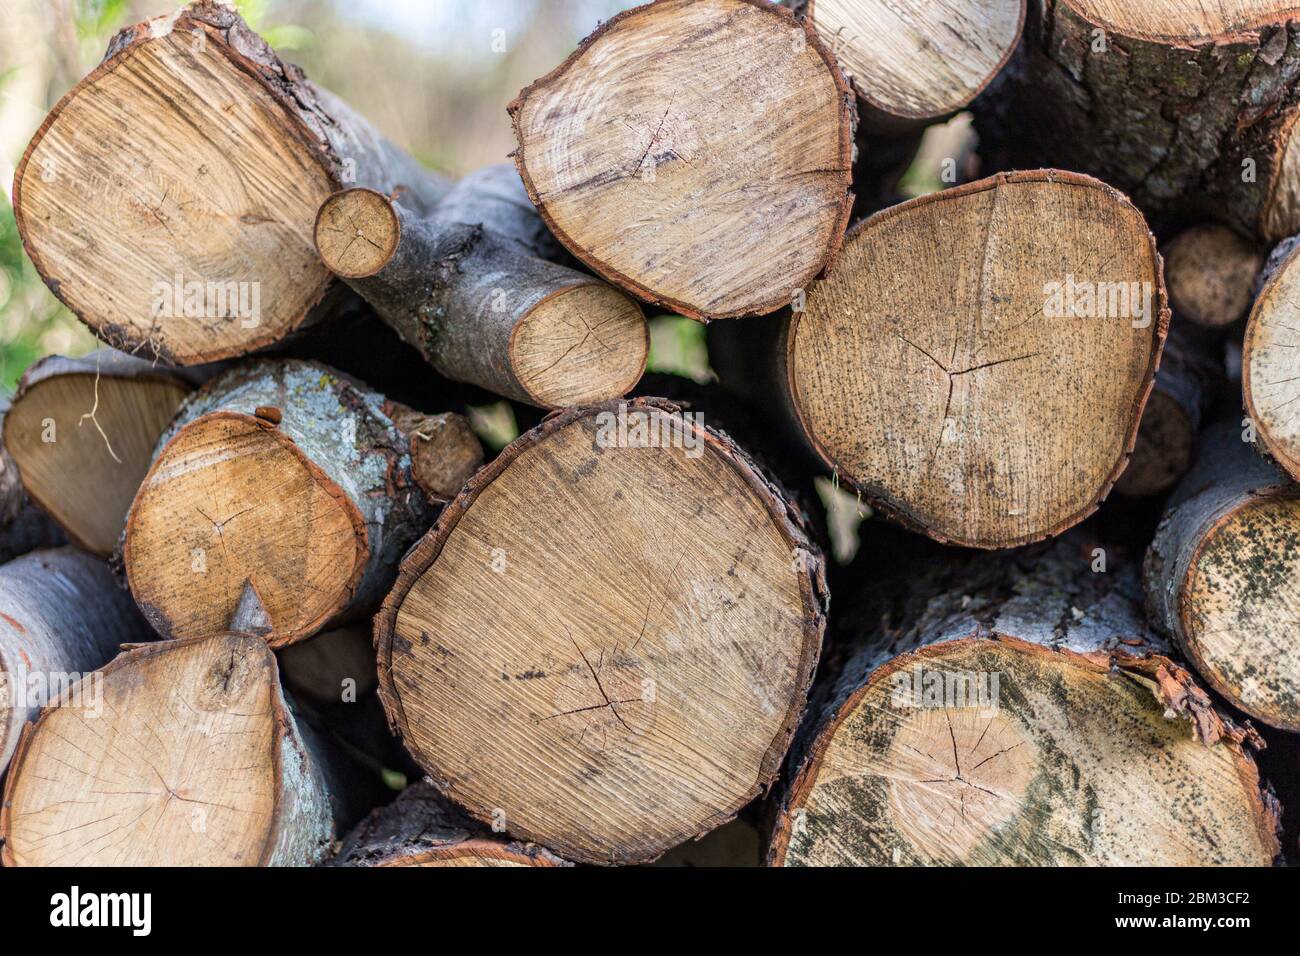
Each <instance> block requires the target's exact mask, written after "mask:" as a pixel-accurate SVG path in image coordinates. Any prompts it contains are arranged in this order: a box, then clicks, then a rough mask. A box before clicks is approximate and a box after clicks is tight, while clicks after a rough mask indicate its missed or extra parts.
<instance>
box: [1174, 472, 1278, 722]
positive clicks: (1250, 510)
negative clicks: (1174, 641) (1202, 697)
mask: <svg viewBox="0 0 1300 956" xmlns="http://www.w3.org/2000/svg"><path fill="white" fill-rule="evenodd" d="M1296 607H1300V492H1298V491H1295V490H1286V491H1278V492H1276V493H1274V494H1269V495H1264V496H1260V497H1256V498H1253V499H1251V500H1249V501H1248V502H1246V503H1244V504H1243V505H1242V506H1241V507H1238V508H1235V509H1233V510H1232V511H1230V512H1229V513H1228V514H1226V515H1224V516H1223V517H1222V518H1220V519H1219V520H1218V521H1217V522H1216V523H1214V525H1213V526H1212V527H1211V528H1210V529H1209V531H1208V533H1207V534H1206V535H1205V536H1204V537H1203V538H1202V539H1201V541H1200V543H1199V546H1198V550H1197V552H1196V553H1195V555H1194V556H1193V557H1192V559H1191V561H1190V566H1189V567H1188V569H1187V579H1186V582H1185V583H1184V585H1183V589H1182V600H1181V601H1180V602H1179V614H1180V615H1181V618H1182V620H1181V629H1180V635H1179V636H1180V639H1181V640H1180V643H1181V645H1182V646H1183V648H1184V650H1186V651H1187V653H1188V655H1189V656H1190V657H1191V658H1192V660H1193V661H1194V663H1195V664H1196V668H1197V671H1198V672H1199V673H1200V674H1201V676H1202V677H1204V678H1205V679H1206V680H1207V681H1208V682H1209V683H1210V684H1211V685H1213V686H1214V687H1215V689H1216V690H1218V691H1219V692H1220V693H1222V694H1223V695H1224V696H1225V697H1226V698H1227V699H1228V700H1231V701H1232V702H1233V703H1234V704H1235V705H1237V706H1238V707H1240V708H1241V709H1242V710H1244V711H1245V712H1246V713H1248V714H1250V715H1251V716H1252V717H1255V718H1257V719H1258V720H1261V721H1263V722H1264V723H1267V724H1270V725H1272V726H1275V727H1282V728H1284V729H1286V730H1290V731H1300V644H1298V643H1297V641H1296V640H1295V608H1296Z"/></svg>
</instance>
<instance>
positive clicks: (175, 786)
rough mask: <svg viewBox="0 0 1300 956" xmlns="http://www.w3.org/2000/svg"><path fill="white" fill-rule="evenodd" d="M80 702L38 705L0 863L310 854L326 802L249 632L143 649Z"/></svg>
mask: <svg viewBox="0 0 1300 956" xmlns="http://www.w3.org/2000/svg"><path fill="white" fill-rule="evenodd" d="M98 693H99V700H98V705H97V709H96V708H95V707H92V706H91V705H90V704H89V703H87V701H91V700H94V698H92V697H91V696H90V695H89V694H87V695H85V696H84V697H83V702H82V703H81V704H74V703H67V704H65V705H63V706H59V707H55V708H52V709H50V710H47V711H46V712H45V713H44V714H43V715H42V717H41V719H40V720H39V721H38V722H37V724H36V725H35V726H34V727H33V728H32V729H30V730H29V731H28V733H27V735H26V736H25V737H24V742H23V744H22V745H21V746H20V748H19V753H18V755H17V757H16V758H15V761H14V766H13V768H12V770H11V773H10V779H9V783H8V788H7V790H6V793H5V802H4V807H3V812H2V813H0V831H2V832H3V835H4V837H5V843H4V849H3V854H4V862H5V865H7V866H13V865H17V866H48V865H64V866H252V865H257V864H263V865H282V866H287V865H305V864H310V863H314V862H318V861H319V860H320V859H321V858H322V857H323V855H324V853H325V852H326V851H327V850H328V849H329V844H330V841H331V840H332V837H333V824H332V822H331V819H330V809H329V801H328V799H327V796H326V793H325V790H324V785H323V783H322V781H321V778H320V777H319V776H318V774H317V770H316V768H315V765H314V764H313V763H312V762H311V758H310V757H309V756H308V755H307V753H306V750H305V748H304V745H303V742H302V740H301V739H300V738H299V736H298V730H297V727H296V724H295V722H294V720H293V717H292V716H291V715H290V714H289V712H288V710H287V709H286V707H285V703H284V699H283V697H282V696H281V692H280V685H279V678H278V675H277V672H276V666H275V658H274V655H272V653H271V651H270V650H269V649H268V648H267V646H266V644H265V643H264V642H263V641H262V640H260V639H258V638H252V637H245V636H238V635H219V636H216V637H212V638H200V639H196V640H190V641H171V642H164V643H159V644H153V645H145V646H142V647H140V648H138V649H136V650H133V651H130V652H128V653H126V654H123V655H122V656H120V657H118V658H117V660H115V661H114V662H113V663H112V664H111V665H109V666H108V667H107V668H105V669H104V671H103V672H102V676H101V678H100V680H99V691H98Z"/></svg>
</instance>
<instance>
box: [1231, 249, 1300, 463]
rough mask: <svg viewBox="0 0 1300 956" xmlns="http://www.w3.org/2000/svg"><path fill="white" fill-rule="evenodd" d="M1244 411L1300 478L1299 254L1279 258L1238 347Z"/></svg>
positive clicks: (1266, 442)
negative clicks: (1280, 260)
mask: <svg viewBox="0 0 1300 956" xmlns="http://www.w3.org/2000/svg"><path fill="white" fill-rule="evenodd" d="M1241 377H1242V395H1243V398H1244V400H1245V406H1246V415H1247V416H1248V417H1249V418H1250V420H1251V421H1253V422H1254V423H1255V428H1256V431H1257V432H1258V435H1259V440H1260V441H1261V442H1262V444H1263V445H1264V448H1265V449H1267V450H1268V453H1269V454H1270V455H1272V456H1273V458H1274V459H1275V460H1276V461H1277V463H1278V464H1279V465H1281V466H1282V467H1283V468H1285V469H1286V471H1287V472H1288V473H1289V474H1290V475H1291V477H1292V478H1296V479H1300V256H1297V255H1296V254H1295V252H1294V250H1293V251H1292V253H1291V254H1290V255H1288V256H1287V257H1286V258H1285V259H1283V260H1282V262H1281V263H1280V264H1278V266H1277V268H1276V269H1275V270H1274V272H1273V273H1272V275H1271V277H1270V278H1269V280H1268V281H1267V282H1266V283H1265V284H1264V287H1263V288H1262V289H1261V290H1260V293H1259V297H1258V298H1257V299H1256V300H1255V305H1254V307H1253V308H1252V309H1251V312H1250V321H1249V322H1247V324H1246V334H1245V338H1244V340H1243V342H1242V352H1241Z"/></svg>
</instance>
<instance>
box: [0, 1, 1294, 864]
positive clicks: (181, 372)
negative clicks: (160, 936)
mask: <svg viewBox="0 0 1300 956" xmlns="http://www.w3.org/2000/svg"><path fill="white" fill-rule="evenodd" d="M1294 13H1295V10H1294V7H1293V5H1291V4H1288V3H1281V2H1276V0H1256V2H1250V3H1238V4H1219V5H1213V4H1211V5H1206V4H1201V3H1195V2H1191V0H1187V2H1182V0H1171V2H1168V3H1160V4H1130V3H1120V2H1116V0H953V2H948V3H944V4H937V3H933V2H930V0H892V2H888V3H886V2H883V0H815V2H812V0H792V2H787V3H785V4H777V3H770V2H767V0H655V2H652V3H649V4H647V5H645V6H640V7H636V8H635V9H630V10H627V11H626V12H624V13H621V14H619V15H618V16H615V17H614V18H612V19H611V20H609V21H608V22H606V23H603V24H601V25H600V26H599V28H598V29H596V30H595V32H593V33H592V34H591V35H590V36H588V37H587V38H586V39H585V40H583V41H582V43H581V44H580V46H579V47H578V48H577V49H576V50H574V51H573V53H572V55H571V56H569V58H568V59H566V60H565V61H564V62H563V63H559V64H556V65H555V68H554V69H553V70H552V71H551V72H550V73H548V74H547V75H545V76H542V77H540V78H538V79H537V80H536V81H535V82H533V83H532V84H530V85H529V86H527V87H526V88H525V89H523V90H521V91H520V92H519V94H518V96H517V97H516V98H515V99H514V100H513V101H512V102H510V103H509V104H506V103H502V104H501V108H502V109H503V110H507V111H508V114H509V118H510V122H511V123H512V125H513V130H514V134H515V137H516V140H517V145H516V148H515V150H514V152H513V153H512V154H511V156H510V157H502V159H503V160H504V161H503V162H502V163H501V164H500V165H495V166H489V167H486V168H483V169H480V170H478V171H476V172H474V173H471V174H469V175H467V176H464V177H463V178H461V179H459V180H455V181H452V180H450V179H448V178H446V177H443V176H441V175H439V174H438V173H435V172H434V171H432V170H430V169H427V168H425V167H424V166H422V165H421V164H420V163H418V162H417V161H416V160H415V159H413V158H412V157H411V156H409V155H407V154H406V153H405V152H404V151H403V150H402V149H400V148H399V147H397V146H396V145H394V144H393V143H392V142H390V141H389V140H387V139H386V138H385V137H384V136H383V135H382V134H381V133H380V132H379V131H378V130H377V129H376V128H375V127H374V126H373V125H372V124H371V123H370V122H369V121H368V120H367V119H366V118H365V117H363V116H361V115H359V114H358V113H357V112H355V111H354V110H353V109H352V108H350V107H349V106H348V105H347V104H345V103H344V102H342V101H341V100H340V99H338V98H337V97H336V96H334V95H333V94H332V93H330V92H329V91H328V90H326V89H323V88H321V87H318V86H316V85H315V84H314V83H313V82H312V81H311V80H310V79H309V78H308V77H307V76H305V75H304V74H303V72H302V71H301V70H300V69H299V68H298V67H296V66H294V65H292V64H290V63H287V62H285V61H284V60H282V59H281V58H280V56H279V55H277V53H276V52H275V51H274V50H273V49H272V48H271V47H270V46H269V45H268V44H267V43H266V42H265V41H264V40H263V39H262V38H261V37H260V36H258V35H257V34H256V33H254V32H253V31H252V30H251V29H250V28H249V27H248V26H247V24H246V23H245V22H244V21H243V20H242V19H241V18H240V16H239V14H238V13H236V12H235V11H234V10H233V9H232V8H231V7H228V6H226V5H223V4H220V3H217V2H211V0H200V2H196V3H193V4H191V5H190V6H188V7H185V8H184V9H181V10H178V11H177V12H176V13H174V14H172V15H170V16H166V17H162V18H159V19H155V20H151V21H148V22H145V23H141V24H138V25H136V26H133V27H130V28H128V29H125V30H123V31H122V32H121V33H119V34H118V35H117V36H116V37H115V38H114V39H113V41H112V43H111V44H110V46H109V48H108V51H107V53H106V55H105V57H104V60H103V62H102V63H101V64H100V65H99V66H98V67H97V68H95V69H94V70H93V71H92V72H91V73H90V74H89V75H87V76H85V77H84V78H83V79H81V80H80V82H78V83H77V84H76V85H75V86H73V87H72V88H71V89H70V90H69V91H68V92H67V94H66V95H65V96H64V97H63V98H62V99H61V100H60V101H59V102H58V104H57V105H56V106H55V108H54V109H53V111H51V112H50V114H49V115H48V117H47V118H46V120H45V121H44V123H42V124H41V126H40V128H39V130H37V131H36V133H35V136H34V138H33V139H32V141H31V144H30V146H29V147H28V149H27V152H26V154H25V156H24V158H23V160H22V163H21V164H20V166H19V167H18V170H17V175H16V179H15V183H14V193H13V195H14V211H15V218H16V220H17V224H18V228H19V231H20V233H21V236H22V240H23V244H24V247H25V250H26V252H27V255H28V257H29V258H30V260H31V262H32V264H33V265H34V266H35V267H36V269H37V270H38V271H39V273H40V274H41V276H42V278H43V279H44V280H45V282H46V284H47V285H48V286H49V288H50V289H51V290H52V291H53V292H54V294H55V295H56V296H57V297H58V298H59V299H60V300H61V301H62V302H63V303H64V304H66V306H67V307H68V308H69V309H70V310H71V311H72V312H73V313H75V314H76V316H77V317H78V318H79V319H80V320H81V321H82V322H84V323H85V324H86V326H88V327H89V328H90V329H91V330H92V331H93V332H94V333H95V335H96V336H97V337H98V338H99V339H100V341H101V342H102V344H103V348H102V349H100V350H99V351H96V352H93V353H91V354H89V355H84V356H76V357H65V356H47V357H46V358H44V359H41V360H40V361H38V362H37V363H36V364H34V365H33V366H32V367H31V368H30V369H28V370H27V372H26V374H25V375H24V376H23V378H22V380H21V382H20V384H19V387H18V389H17V391H16V392H15V393H14V395H13V396H12V397H11V399H10V400H9V401H8V402H7V404H6V405H5V406H4V407H3V408H0V416H3V417H2V419H0V420H2V437H3V447H0V561H3V562H4V563H2V564H0V681H2V683H0V773H3V775H4V796H3V803H2V804H0V862H2V863H3V865H4V866H42V865H73V866H88V865H94V866H116V865H189V866H195V865H197V866H218V865H221V866H226V865H238V866H248V865H263V866H303V865H340V866H543V867H566V866H571V865H584V864H585V865H592V864H596V865H633V864H647V863H652V862H656V861H658V862H659V863H661V864H665V865H719V864H722V865H756V864H762V865H768V866H809V865H812V866H821V865H881V866H889V865H903V866H915V865H1094V866H1105V865H1121V864H1129V865H1259V866H1267V865H1271V864H1274V863H1278V862H1283V861H1285V860H1287V859H1289V858H1293V857H1294V856H1295V854H1296V851H1297V836H1298V835H1300V820H1298V819H1295V818H1293V817H1291V816H1289V815H1288V812H1289V811H1291V810H1292V808H1293V804H1292V803H1291V801H1292V800H1294V801H1295V804H1294V806H1295V807H1300V486H1298V485H1297V484H1296V482H1297V480H1300V252H1297V251H1296V249H1295V247H1296V240H1295V239H1294V238H1292V237H1293V236H1295V235H1296V234H1297V233H1300V132H1296V131H1297V130H1300V126H1297V124H1296V120H1297V118H1300V71H1298V70H1297V64H1298V63H1300V20H1295V19H1292V17H1293V15H1294ZM381 67H382V65H381ZM959 113H969V114H971V115H972V116H973V123H974V129H975V131H976V132H977V134H978V137H977V143H972V145H970V146H969V148H968V149H967V150H966V151H964V152H963V155H960V156H958V155H953V156H949V157H943V162H942V163H941V168H940V170H938V173H939V181H940V185H941V187H942V188H939V189H938V190H937V191H930V192H928V193H925V194H923V195H919V196H916V197H915V198H910V199H904V198H903V195H902V189H901V185H900V183H901V179H902V174H903V172H904V171H905V170H906V169H907V168H908V167H909V166H911V165H912V164H913V162H914V159H915V157H916V156H917V152H918V149H920V150H922V151H924V147H923V144H924V143H925V142H928V141H929V136H930V133H932V132H933V131H935V130H936V129H939V128H940V126H941V124H944V123H946V122H947V121H949V120H950V119H951V118H952V117H953V116H955V115H957V114H959ZM1293 134H1294V135H1293ZM666 314H672V315H678V316H683V317H685V318H686V319H692V320H696V321H698V322H700V323H706V324H707V346H708V361H709V365H710V366H711V372H710V375H709V381H707V382H705V383H700V382H698V381H694V380H691V379H688V378H685V377H680V376H675V375H671V374H664V373H663V370H662V369H660V368H657V367H656V363H655V360H654V358H653V357H652V356H651V355H650V351H651V349H650V342H651V336H650V327H651V325H650V323H649V322H648V320H647V319H648V317H649V319H651V320H655V319H656V317H657V316H661V315H666ZM648 364H649V367H650V369H651V371H650V372H649V373H647V365H648ZM493 402H505V403H507V405H506V406H505V407H508V408H509V409H511V410H512V412H513V415H514V417H515V419H516V421H517V422H518V423H519V425H520V432H519V434H518V437H517V438H514V440H512V441H509V443H508V444H505V445H504V447H498V446H496V445H494V444H493V443H492V442H490V441H485V440H484V437H483V436H484V430H483V428H482V423H481V421H479V420H477V419H475V420H474V421H471V417H470V416H471V413H472V410H474V409H478V408H481V407H482V406H484V405H488V404H491V403H493ZM846 512H849V513H852V514H853V515H854V516H860V515H865V517H866V520H864V521H862V523H861V525H860V527H857V528H856V529H855V527H854V520H856V517H855V519H854V520H845V518H844V515H845V513H846ZM854 535H856V543H857V550H856V556H852V557H850V555H851V552H852V550H853V548H852V542H853V536H854ZM833 543H834V544H835V545H836V548H835V552H838V553H839V559H836V558H835V557H834V554H833V552H832V544H833ZM832 595H833V596H834V597H833V600H832ZM398 791H400V795H399V793H398ZM1284 807H1285V810H1284Z"/></svg>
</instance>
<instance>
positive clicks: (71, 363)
mask: <svg viewBox="0 0 1300 956" xmlns="http://www.w3.org/2000/svg"><path fill="white" fill-rule="evenodd" d="M64 375H91V376H95V377H96V378H101V377H102V378H125V379H132V380H134V381H143V382H154V383H157V384H160V385H179V386H180V387H182V388H184V389H186V390H187V391H193V390H194V388H195V387H197V386H198V385H199V384H200V382H201V381H202V380H203V379H204V378H206V373H205V372H204V371H203V370H202V366H189V367H188V368H186V367H182V366H178V367H175V368H172V367H167V366H164V367H159V366H156V365H154V364H153V363H152V362H149V361H148V360H146V359H142V358H137V357H135V356H134V355H127V354H126V353H124V352H118V351H116V350H104V351H103V353H102V354H101V353H99V352H91V353H90V354H88V355H82V356H78V357H76V358H69V357H67V356H64V355H47V356H45V357H44V358H42V359H40V360H38V361H37V362H36V364H34V365H32V366H31V367H30V368H28V369H27V371H26V372H24V373H23V377H22V378H21V379H20V380H19V382H18V388H17V389H16V390H15V391H14V393H13V395H12V396H11V398H10V407H11V408H12V407H13V403H15V402H19V401H22V399H23V398H24V397H25V396H26V395H27V393H28V392H29V391H31V390H32V389H33V388H35V387H36V386H37V385H40V384H41V383H42V382H46V381H49V380H50V379H53V378H59V377H61V376H64ZM183 400H184V399H182V401H183ZM8 422H9V416H8V415H5V414H0V447H8V443H7V442H6V440H5V437H4V436H5V435H6V434H7V431H6V429H7V428H8ZM10 457H11V458H12V455H11V456H10ZM15 467H16V463H15ZM18 475H19V478H21V477H22V469H18ZM22 484H23V491H24V493H26V495H27V497H28V499H29V500H30V501H31V502H32V503H33V504H34V505H36V507H37V508H39V509H40V510H41V513H42V514H43V515H45V516H46V518H48V520H49V521H51V522H53V523H54V524H55V525H56V526H58V528H59V530H60V531H62V532H63V534H64V536H66V537H67V539H68V540H69V541H70V542H72V543H73V544H75V545H76V546H77V547H78V548H81V550H83V551H87V552H89V553H91V554H94V555H96V556H98V557H101V558H105V559H107V558H109V557H111V553H109V554H105V553H104V552H102V551H100V550H99V549H97V548H93V547H91V546H90V544H89V543H88V542H87V541H85V540H83V539H82V538H81V537H80V536H79V535H77V534H75V533H74V532H73V530H72V529H71V528H69V527H68V526H67V525H65V524H64V523H63V522H62V521H60V520H59V519H58V518H56V517H55V516H54V512H53V510H51V509H50V507H49V506H48V505H47V504H46V503H45V502H44V501H43V500H41V496H40V495H39V494H37V493H36V492H35V490H34V489H32V488H29V487H28V486H27V482H25V481H24V482H23V483H22ZM129 513H130V509H128V514H129Z"/></svg>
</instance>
